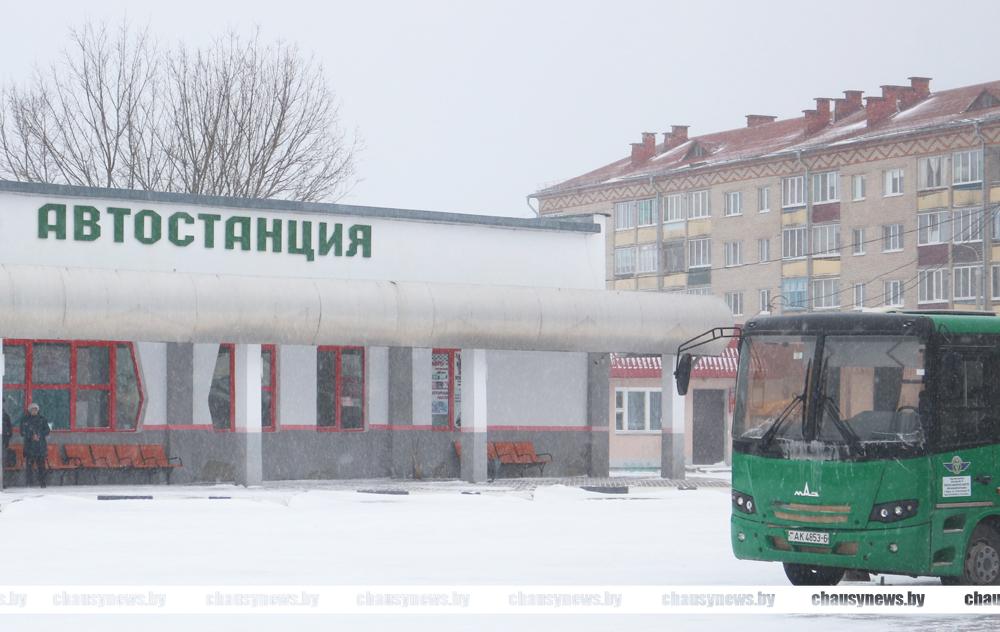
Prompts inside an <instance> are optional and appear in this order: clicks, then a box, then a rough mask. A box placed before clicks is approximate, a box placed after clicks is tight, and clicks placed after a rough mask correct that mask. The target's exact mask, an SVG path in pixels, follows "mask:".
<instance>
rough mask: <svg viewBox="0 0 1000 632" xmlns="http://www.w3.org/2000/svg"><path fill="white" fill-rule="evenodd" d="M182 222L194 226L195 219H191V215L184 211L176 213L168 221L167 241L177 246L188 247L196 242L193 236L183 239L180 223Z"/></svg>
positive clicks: (186, 236)
mask: <svg viewBox="0 0 1000 632" xmlns="http://www.w3.org/2000/svg"><path fill="white" fill-rule="evenodd" d="M182 221H183V222H184V223H185V224H188V225H191V224H194V218H193V217H191V214H190V213H185V212H183V211H181V212H180V213H174V214H173V215H171V216H170V218H169V219H168V220H167V239H169V240H170V243H172V244H173V245H175V246H188V245H190V244H191V242H192V241H194V237H192V236H191V235H184V236H183V237H181V229H180V223H181V222H182Z"/></svg>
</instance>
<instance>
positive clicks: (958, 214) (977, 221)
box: [951, 208, 983, 244]
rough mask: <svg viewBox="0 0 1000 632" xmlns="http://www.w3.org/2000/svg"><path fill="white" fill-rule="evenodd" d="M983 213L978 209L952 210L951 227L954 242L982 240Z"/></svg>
mask: <svg viewBox="0 0 1000 632" xmlns="http://www.w3.org/2000/svg"><path fill="white" fill-rule="evenodd" d="M982 219H983V213H982V211H981V210H979V209H974V208H970V209H962V210H958V211H952V220H951V221H952V228H953V230H954V231H955V243H957V244H960V243H968V242H973V241H982V240H983V222H982Z"/></svg>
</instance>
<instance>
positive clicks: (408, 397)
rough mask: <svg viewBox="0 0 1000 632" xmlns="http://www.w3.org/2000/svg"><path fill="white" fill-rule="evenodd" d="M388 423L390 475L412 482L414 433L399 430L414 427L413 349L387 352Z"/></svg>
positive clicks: (402, 348) (405, 348)
mask: <svg viewBox="0 0 1000 632" xmlns="http://www.w3.org/2000/svg"><path fill="white" fill-rule="evenodd" d="M388 363H389V368H388V391H389V398H388V413H387V415H388V419H387V424H388V425H389V428H390V430H389V431H388V433H387V434H388V435H389V439H388V440H389V458H390V459H392V462H391V463H390V464H389V471H390V472H391V473H392V477H393V478H413V463H412V460H411V458H410V454H411V449H410V443H411V442H412V440H413V438H412V437H411V436H410V435H412V434H413V433H412V432H402V431H400V430H398V429H396V427H397V426H404V425H405V426H410V425H413V349H411V348H410V347H389V352H388Z"/></svg>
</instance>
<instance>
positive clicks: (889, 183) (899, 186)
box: [882, 169, 903, 197]
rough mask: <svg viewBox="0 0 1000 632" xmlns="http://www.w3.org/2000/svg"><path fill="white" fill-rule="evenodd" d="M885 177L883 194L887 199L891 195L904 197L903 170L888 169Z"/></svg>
mask: <svg viewBox="0 0 1000 632" xmlns="http://www.w3.org/2000/svg"><path fill="white" fill-rule="evenodd" d="M884 175H885V184H884V186H883V189H882V194H883V195H885V196H886V197H888V196H890V195H902V194H903V170H902V169H887V170H886V172H885V174H884Z"/></svg>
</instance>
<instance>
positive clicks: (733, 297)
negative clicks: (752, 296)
mask: <svg viewBox="0 0 1000 632" xmlns="http://www.w3.org/2000/svg"><path fill="white" fill-rule="evenodd" d="M726 305H728V306H729V311H731V312H732V313H733V316H742V315H743V292H726Z"/></svg>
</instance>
